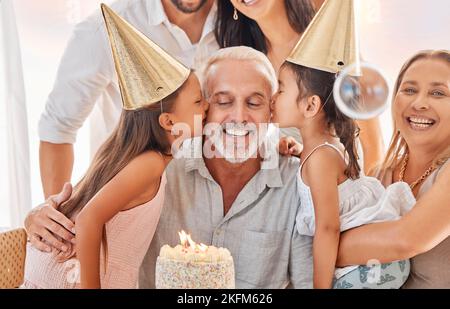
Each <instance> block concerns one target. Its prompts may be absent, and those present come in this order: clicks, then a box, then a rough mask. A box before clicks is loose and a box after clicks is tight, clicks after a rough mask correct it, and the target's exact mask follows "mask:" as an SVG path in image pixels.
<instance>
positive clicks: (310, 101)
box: [305, 95, 322, 118]
mask: <svg viewBox="0 0 450 309" xmlns="http://www.w3.org/2000/svg"><path fill="white" fill-rule="evenodd" d="M321 107H322V100H321V99H320V97H319V96H318V95H313V96H310V97H308V98H307V99H306V107H305V117H308V118H309V117H314V116H316V115H317V114H318V113H319V112H320V110H321Z"/></svg>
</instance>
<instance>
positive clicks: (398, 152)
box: [377, 50, 450, 179]
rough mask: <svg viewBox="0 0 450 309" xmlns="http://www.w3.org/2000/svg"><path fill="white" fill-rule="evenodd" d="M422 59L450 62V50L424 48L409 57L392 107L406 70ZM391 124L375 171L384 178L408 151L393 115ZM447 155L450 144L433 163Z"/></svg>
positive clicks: (439, 161)
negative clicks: (387, 147) (388, 140)
mask: <svg viewBox="0 0 450 309" xmlns="http://www.w3.org/2000/svg"><path fill="white" fill-rule="evenodd" d="M423 59H436V60H442V61H445V62H447V63H448V64H450V51H448V50H425V51H421V52H419V53H417V54H416V55H414V56H413V57H412V58H411V59H409V60H408V61H407V62H406V63H405V64H404V65H403V67H402V69H401V70H400V73H399V76H398V78H397V81H396V83H395V88H394V96H393V98H392V108H393V107H394V104H395V96H396V94H397V93H398V90H399V88H400V85H401V84H402V82H403V78H404V76H405V74H406V72H407V71H408V69H409V68H410V67H411V66H412V65H413V64H414V63H415V62H417V61H419V60H423ZM393 124H394V125H393V129H394V133H393V136H392V139H391V143H390V145H389V149H388V151H387V153H386V157H385V159H384V161H383V163H382V164H381V166H380V168H379V169H378V172H377V174H378V175H377V177H378V178H380V179H383V178H384V176H385V175H386V172H387V171H389V170H394V169H395V168H397V167H398V166H399V164H401V162H402V161H403V160H404V158H405V156H406V154H407V153H408V145H407V143H406V141H405V139H404V138H403V136H402V135H401V134H400V131H399V130H398V128H397V126H396V123H395V119H394V117H393ZM449 157H450V146H449V147H447V149H446V150H445V151H444V152H442V153H441V154H439V155H438V156H437V157H436V158H435V160H434V162H433V164H435V165H436V166H439V165H442V164H443V163H445V162H446V161H447V159H449Z"/></svg>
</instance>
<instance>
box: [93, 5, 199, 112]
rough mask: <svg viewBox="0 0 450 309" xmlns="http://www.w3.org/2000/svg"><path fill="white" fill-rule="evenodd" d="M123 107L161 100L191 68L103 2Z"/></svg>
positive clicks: (132, 108) (181, 81) (144, 104)
mask: <svg viewBox="0 0 450 309" xmlns="http://www.w3.org/2000/svg"><path fill="white" fill-rule="evenodd" d="M101 8H102V12H103V17H104V19H105V23H106V28H107V30H108V37H109V41H110V43H111V49H112V54H113V57H114V63H115V67H116V71H117V76H118V78H119V86H120V92H121V94H122V101H123V108H124V109H126V110H136V109H139V108H142V107H145V106H149V105H151V104H154V103H157V102H160V101H161V100H163V99H164V98H166V97H167V96H169V95H170V94H172V93H173V92H175V91H176V90H177V89H178V88H180V87H181V85H183V83H184V82H185V81H186V80H187V79H188V77H189V74H190V70H189V69H188V68H187V67H185V66H184V65H183V64H181V63H180V62H179V61H177V60H176V59H174V58H173V57H172V56H170V55H169V54H168V53H167V52H165V51H164V50H163V49H162V48H161V47H159V46H158V45H157V44H155V43H154V42H152V41H151V40H150V39H149V38H147V37H146V36H145V35H144V34H142V33H141V32H139V31H138V30H137V29H135V28H134V27H133V26H132V25H130V24H129V23H128V22H126V21H125V20H124V19H123V18H121V17H120V16H118V15H117V14H116V13H115V12H114V11H113V10H111V9H110V8H109V7H108V6H106V5H105V4H102V5H101Z"/></svg>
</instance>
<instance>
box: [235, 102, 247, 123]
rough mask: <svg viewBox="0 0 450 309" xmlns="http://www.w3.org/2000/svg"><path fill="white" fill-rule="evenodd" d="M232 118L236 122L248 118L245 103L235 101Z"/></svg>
mask: <svg viewBox="0 0 450 309" xmlns="http://www.w3.org/2000/svg"><path fill="white" fill-rule="evenodd" d="M232 118H233V120H234V121H235V122H237V123H242V122H245V121H247V120H248V111H247V108H246V106H245V103H241V102H239V103H237V104H235V105H234V107H233V112H232Z"/></svg>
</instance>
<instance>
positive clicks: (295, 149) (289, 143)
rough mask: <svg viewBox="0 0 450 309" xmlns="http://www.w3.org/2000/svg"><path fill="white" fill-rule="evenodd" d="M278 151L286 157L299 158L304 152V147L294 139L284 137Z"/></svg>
mask: <svg viewBox="0 0 450 309" xmlns="http://www.w3.org/2000/svg"><path fill="white" fill-rule="evenodd" d="M278 151H279V152H280V154H282V155H284V156H295V157H299V156H300V154H301V153H302V151H303V145H302V144H300V143H299V142H297V141H296V140H295V138H293V137H290V136H288V137H282V138H281V139H280V142H279V144H278Z"/></svg>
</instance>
